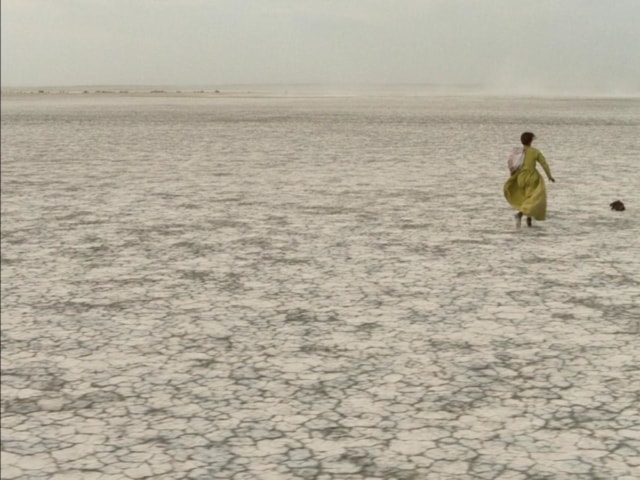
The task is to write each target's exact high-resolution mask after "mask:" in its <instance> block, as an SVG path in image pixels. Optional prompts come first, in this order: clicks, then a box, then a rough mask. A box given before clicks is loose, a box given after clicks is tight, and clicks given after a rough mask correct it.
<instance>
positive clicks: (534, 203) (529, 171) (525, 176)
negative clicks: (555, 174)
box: [504, 147, 552, 220]
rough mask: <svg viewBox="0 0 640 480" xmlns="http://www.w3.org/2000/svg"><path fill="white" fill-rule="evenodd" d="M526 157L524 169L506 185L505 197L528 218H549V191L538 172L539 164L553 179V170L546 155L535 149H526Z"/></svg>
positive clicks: (514, 175)
mask: <svg viewBox="0 0 640 480" xmlns="http://www.w3.org/2000/svg"><path fill="white" fill-rule="evenodd" d="M524 148H525V156H524V161H523V162H522V167H521V168H520V170H518V171H517V172H516V173H514V174H513V175H511V176H510V177H509V179H508V180H507V181H506V183H505V184H504V196H505V198H506V199H507V202H509V204H510V205H511V206H512V207H513V208H515V209H516V210H518V211H519V212H522V213H523V214H525V215H526V216H527V217H533V218H535V219H536V220H545V219H546V218H547V189H546V188H545V185H544V179H543V178H542V175H540V174H539V173H538V171H537V170H536V163H539V164H540V165H541V166H542V168H543V170H544V173H546V174H547V178H552V176H551V170H550V169H549V165H548V164H547V161H546V159H545V158H544V155H542V153H540V151H539V150H537V149H535V148H533V147H524Z"/></svg>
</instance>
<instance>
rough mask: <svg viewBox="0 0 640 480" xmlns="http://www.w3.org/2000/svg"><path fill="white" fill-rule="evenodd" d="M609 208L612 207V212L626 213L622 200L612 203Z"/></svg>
mask: <svg viewBox="0 0 640 480" xmlns="http://www.w3.org/2000/svg"><path fill="white" fill-rule="evenodd" d="M609 206H610V207H611V210H615V211H616V212H624V211H625V208H624V203H622V202H621V201H620V200H616V201H615V202H611V203H610V204H609Z"/></svg>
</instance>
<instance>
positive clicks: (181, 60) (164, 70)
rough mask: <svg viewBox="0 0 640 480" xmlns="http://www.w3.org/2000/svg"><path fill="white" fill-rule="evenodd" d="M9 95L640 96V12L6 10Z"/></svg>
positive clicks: (486, 3)
mask: <svg viewBox="0 0 640 480" xmlns="http://www.w3.org/2000/svg"><path fill="white" fill-rule="evenodd" d="M1 8H2V12H1V13H2V86H6V87H8V86H74V85H226V84H299V83H311V84H329V85H354V84H361V85H382V84H403V83H407V84H437V85H469V86H476V87H478V88H482V89H487V90H494V91H505V92H520V93H528V92H550V93H553V92H576V93H581V92H584V93H587V92H592V93H598V94H607V93H611V94H617V95H620V94H632V95H638V94H640V53H639V51H640V50H639V48H640V47H639V45H640V27H639V25H640V1H639V0H610V1H604V0H527V1H525V0H478V1H475V0H2V3H1Z"/></svg>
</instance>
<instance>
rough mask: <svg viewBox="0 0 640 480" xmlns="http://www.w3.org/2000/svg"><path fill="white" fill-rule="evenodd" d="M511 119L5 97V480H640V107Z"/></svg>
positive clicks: (473, 104) (496, 103)
mask: <svg viewBox="0 0 640 480" xmlns="http://www.w3.org/2000/svg"><path fill="white" fill-rule="evenodd" d="M512 103H513V100H501V99H484V100H483V99H472V98H462V99H452V98H448V99H447V98H439V99H438V98H435V99H429V98H418V99H406V98H387V99H381V98H347V99H332V98H316V99H309V98H219V99H215V100H213V99H194V98H173V99H159V98H153V99H142V98H125V97H113V98H108V99H104V98H96V97H90V98H71V97H69V98H67V97H63V98H58V97H54V96H44V97H15V98H14V97H8V98H3V116H2V478H3V479H5V478H6V479H13V478H32V479H49V478H52V479H75V478H78V479H139V478H158V479H177V478H185V479H234V480H240V479H241V480H250V479H308V480H334V479H335V480H360V479H363V480H364V479H397V480H422V479H463V478H469V479H523V480H524V479H562V478H571V479H613V478H615V479H628V480H631V479H636V478H638V477H639V476H640V409H639V405H640V398H639V392H640V368H639V367H638V365H640V358H639V357H640V354H639V353H638V352H640V348H639V347H640V342H639V337H640V249H639V247H638V240H637V239H638V236H639V235H640V227H639V223H638V222H639V220H640V216H639V214H638V213H637V212H638V211H640V193H639V189H638V188H637V168H636V167H635V165H634V161H635V159H636V158H637V157H638V153H640V144H639V141H638V138H637V133H636V132H637V128H638V126H639V125H640V103H638V102H637V101H613V100H600V101H580V100H573V101H560V100H527V101H525V102H524V103H520V104H519V105H518V106H515V107H514V106H513V104H512ZM531 112H534V113H531ZM525 128H530V129H532V130H533V131H534V132H536V134H538V136H539V137H540V138H541V141H540V142H539V144H538V146H539V148H541V149H542V150H543V151H544V153H545V155H546V156H547V159H548V160H549V163H550V165H551V168H552V171H553V173H554V176H555V177H556V179H557V180H558V182H557V183H556V184H554V185H549V186H548V191H549V210H550V212H549V220H548V221H547V222H544V223H536V224H535V226H534V228H532V229H526V228H523V229H522V230H520V231H517V230H516V229H515V228H514V225H513V222H512V215H511V213H512V212H511V210H510V209H509V208H508V206H507V205H506V202H505V201H504V200H503V198H502V193H501V187H502V182H503V181H504V180H505V174H506V157H505V152H508V151H509V149H510V147H511V143H512V142H511V140H510V139H511V138H513V139H516V140H517V138H518V136H519V134H520V131H521V130H523V129H525ZM631 160H634V161H631ZM572 162H579V163H580V165H581V167H580V168H575V166H574V165H573V164H572ZM617 198H620V199H622V200H623V201H624V202H625V205H626V206H627V211H625V212H622V213H620V212H611V211H610V210H609V206H608V205H609V203H610V202H611V201H612V200H615V199H617Z"/></svg>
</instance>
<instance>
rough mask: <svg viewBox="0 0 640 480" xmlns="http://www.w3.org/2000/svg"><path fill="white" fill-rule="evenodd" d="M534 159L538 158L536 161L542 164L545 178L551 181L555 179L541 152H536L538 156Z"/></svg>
mask: <svg viewBox="0 0 640 480" xmlns="http://www.w3.org/2000/svg"><path fill="white" fill-rule="evenodd" d="M536 160H538V163H539V164H540V165H542V169H543V170H544V173H546V174H547V178H548V179H549V180H551V181H552V182H555V181H556V180H555V178H553V175H551V169H550V168H549V164H548V163H547V160H546V158H544V155H543V154H542V152H538V158H537V159H536Z"/></svg>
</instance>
